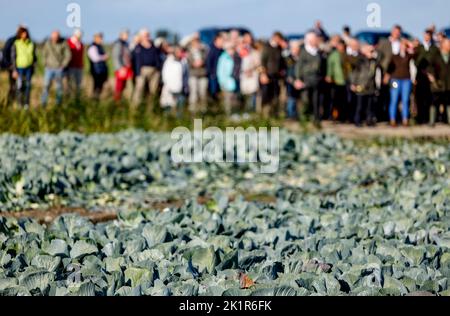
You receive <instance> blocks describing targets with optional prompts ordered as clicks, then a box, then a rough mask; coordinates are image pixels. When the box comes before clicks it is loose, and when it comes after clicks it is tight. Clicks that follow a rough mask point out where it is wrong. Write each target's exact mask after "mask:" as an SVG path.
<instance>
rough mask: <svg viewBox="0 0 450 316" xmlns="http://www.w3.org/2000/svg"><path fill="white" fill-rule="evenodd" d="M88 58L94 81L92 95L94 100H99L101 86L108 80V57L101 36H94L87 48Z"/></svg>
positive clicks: (100, 34)
mask: <svg viewBox="0 0 450 316" xmlns="http://www.w3.org/2000/svg"><path fill="white" fill-rule="evenodd" d="M88 57H89V62H90V64H91V75H92V78H93V80H94V89H93V95H94V99H95V100H97V101H98V100H99V99H100V95H101V93H102V91H103V86H104V85H105V82H106V81H107V80H108V65H107V64H106V61H107V60H108V58H109V57H108V55H107V54H106V51H105V48H104V46H103V34H102V33H97V34H95V35H94V41H93V42H92V44H91V45H90V46H89V48H88Z"/></svg>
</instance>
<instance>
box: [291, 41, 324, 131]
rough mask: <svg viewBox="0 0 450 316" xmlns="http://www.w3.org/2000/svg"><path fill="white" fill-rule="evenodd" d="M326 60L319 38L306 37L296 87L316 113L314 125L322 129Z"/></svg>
mask: <svg viewBox="0 0 450 316" xmlns="http://www.w3.org/2000/svg"><path fill="white" fill-rule="evenodd" d="M324 63H325V59H324V58H323V56H322V52H321V51H320V50H319V38H318V36H317V34H315V33H308V34H306V36H305V46H304V48H303V49H302V52H301V54H300V58H299V60H298V62H297V67H296V82H295V84H294V85H295V87H296V88H297V89H302V90H303V100H305V99H307V102H308V105H309V107H312V109H313V113H314V124H315V125H316V126H317V127H320V121H321V112H320V86H321V83H322V81H323V79H324V77H325V74H324V72H323V70H324Z"/></svg>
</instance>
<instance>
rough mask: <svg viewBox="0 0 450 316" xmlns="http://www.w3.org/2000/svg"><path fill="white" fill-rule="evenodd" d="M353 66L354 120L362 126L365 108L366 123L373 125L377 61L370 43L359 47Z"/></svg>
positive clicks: (351, 81)
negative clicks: (359, 50)
mask: <svg viewBox="0 0 450 316" xmlns="http://www.w3.org/2000/svg"><path fill="white" fill-rule="evenodd" d="M361 51H362V54H360V55H359V56H358V59H357V61H356V64H355V68H354V69H353V72H352V73H351V75H350V84H351V89H352V91H353V92H354V93H355V95H356V110H355V118H354V122H355V124H356V126H358V127H361V126H362V123H361V122H362V112H363V110H364V109H365V112H366V122H367V125H369V126H373V125H374V117H373V112H372V107H373V105H374V100H375V92H376V89H377V87H376V80H375V76H376V72H377V67H378V61H377V59H376V58H375V49H374V47H373V46H371V45H365V46H363V47H362V49H361Z"/></svg>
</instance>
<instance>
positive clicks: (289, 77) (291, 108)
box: [286, 41, 300, 120]
mask: <svg viewBox="0 0 450 316" xmlns="http://www.w3.org/2000/svg"><path fill="white" fill-rule="evenodd" d="M299 57H300V42H298V41H292V42H291V43H290V54H289V56H288V57H287V58H286V69H287V73H286V90H287V104H286V116H287V118H288V119H289V120H298V118H299V117H298V112H297V103H298V98H299V94H300V91H299V90H298V89H296V88H295V86H294V82H295V67H296V65H297V62H298V59H299Z"/></svg>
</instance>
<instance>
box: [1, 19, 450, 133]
mask: <svg viewBox="0 0 450 316" xmlns="http://www.w3.org/2000/svg"><path fill="white" fill-rule="evenodd" d="M402 34H403V32H402V28H401V27H400V26H398V25H397V26H394V27H393V28H392V31H391V35H390V37H389V38H385V39H382V40H381V41H380V42H379V43H377V45H369V44H366V43H362V42H360V41H358V40H357V39H356V38H354V37H353V36H352V34H351V30H350V28H349V27H345V28H344V29H343V32H342V34H339V35H334V36H329V35H328V34H327V32H326V31H325V30H324V28H323V27H322V24H321V23H320V22H317V23H316V24H315V26H314V27H313V28H312V29H311V30H310V31H308V32H307V33H306V34H305V37H304V39H299V40H291V41H289V40H287V39H286V38H285V37H284V36H283V34H282V33H280V32H275V33H273V35H272V36H271V38H270V39H269V40H268V41H261V40H255V39H254V38H253V36H252V34H250V33H242V32H240V31H238V30H232V31H230V32H228V33H219V34H217V35H216V36H215V38H214V40H213V42H212V43H211V44H210V45H209V46H208V45H205V44H204V43H202V41H201V39H200V37H199V34H194V35H192V36H189V37H187V38H185V39H183V40H182V41H180V42H179V43H176V44H169V43H168V42H167V41H165V40H163V39H159V38H158V39H155V40H153V39H152V37H151V33H150V32H149V31H148V30H147V29H142V30H141V31H140V32H139V33H138V34H137V35H136V36H135V37H134V38H132V39H131V38H130V33H129V32H128V31H127V30H124V31H122V32H121V33H120V35H119V38H118V39H117V40H116V41H115V42H114V44H113V46H112V50H110V52H111V53H110V54H108V53H107V51H108V49H107V48H106V47H105V44H104V41H103V35H102V34H101V33H98V34H95V35H94V38H93V41H92V43H91V44H90V45H89V46H88V47H86V48H85V45H84V43H83V41H82V37H83V34H82V32H81V31H80V30H76V31H75V32H74V33H73V35H72V36H71V37H70V38H68V39H64V38H62V36H61V34H60V32H58V31H54V32H52V33H51V35H50V37H49V38H48V40H46V42H45V43H44V45H43V48H42V59H43V64H44V67H45V75H44V87H43V91H42V97H41V103H42V105H43V106H45V105H46V104H47V103H48V99H49V92H50V89H51V87H52V84H53V83H54V85H55V91H56V103H57V104H61V103H62V102H63V99H64V98H79V97H80V94H81V93H82V82H83V75H84V68H85V65H84V64H85V59H86V60H88V61H89V69H90V74H91V76H92V84H93V87H92V97H93V98H94V99H96V100H98V99H100V96H101V94H102V91H103V89H104V87H105V84H106V82H107V81H108V78H109V74H110V69H109V68H110V67H111V65H112V67H113V70H114V77H115V86H114V99H115V100H116V101H118V102H121V101H122V100H123V99H124V91H125V88H126V87H127V86H128V85H130V86H132V96H131V98H129V99H130V100H129V102H130V103H131V104H132V105H133V106H138V105H140V104H142V103H143V102H148V101H147V100H148V98H157V99H158V100H159V104H160V106H161V107H162V108H163V109H164V111H167V113H170V114H173V115H182V114H183V113H185V112H186V111H185V110H186V109H188V110H189V112H191V113H192V114H193V115H201V114H204V113H206V112H207V111H208V107H209V106H212V105H217V104H220V105H221V109H222V111H223V112H224V113H226V114H227V115H230V116H231V115H235V114H242V113H258V114H260V115H261V116H262V117H264V118H271V117H277V118H286V119H288V120H299V119H307V118H308V117H311V118H312V120H313V122H314V123H315V124H316V125H318V126H319V125H320V122H321V121H323V120H332V121H336V122H347V123H353V124H356V125H357V126H362V125H364V124H367V125H369V126H373V125H375V124H376V123H377V122H381V121H388V122H390V124H391V125H392V126H397V124H402V125H404V126H408V125H409V124H410V120H411V118H414V121H415V122H416V123H418V124H430V125H434V124H435V123H436V122H437V121H438V120H440V121H443V122H445V123H448V124H450V60H449V59H450V39H448V38H446V36H445V34H443V33H437V32H436V30H435V29H434V28H433V27H431V28H429V29H427V30H426V31H425V32H424V35H423V39H422V40H419V39H414V40H413V39H408V38H403V35H402ZM36 46H37V45H36V43H34V42H33V41H32V40H31V38H30V34H29V31H28V30H27V28H26V27H23V26H20V27H19V29H18V30H17V34H16V35H14V36H12V37H11V38H10V39H8V40H7V42H6V43H5V47H4V50H3V61H2V65H3V67H4V68H5V69H7V70H8V72H9V101H10V102H17V103H18V104H19V105H21V106H23V107H28V106H29V104H30V92H31V88H32V85H31V83H32V76H33V73H34V68H35V65H36V61H37V54H36ZM85 54H86V56H87V58H86V56H85ZM64 82H66V83H67V84H66V86H67V87H68V88H64V86H65V85H64Z"/></svg>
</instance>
